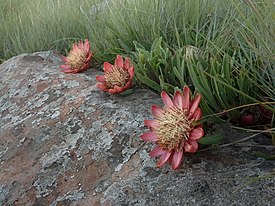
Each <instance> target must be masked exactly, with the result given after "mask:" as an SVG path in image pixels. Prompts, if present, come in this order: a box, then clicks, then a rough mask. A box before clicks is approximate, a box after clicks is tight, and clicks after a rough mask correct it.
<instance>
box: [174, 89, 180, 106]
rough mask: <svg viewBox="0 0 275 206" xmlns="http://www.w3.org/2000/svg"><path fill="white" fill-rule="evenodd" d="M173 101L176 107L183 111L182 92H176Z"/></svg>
mask: <svg viewBox="0 0 275 206" xmlns="http://www.w3.org/2000/svg"><path fill="white" fill-rule="evenodd" d="M173 101H174V105H175V106H176V107H177V108H179V109H182V95H181V93H180V91H176V92H175V95H174V100H173Z"/></svg>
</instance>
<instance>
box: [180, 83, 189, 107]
mask: <svg viewBox="0 0 275 206" xmlns="http://www.w3.org/2000/svg"><path fill="white" fill-rule="evenodd" d="M189 106H190V89H189V87H188V86H185V87H184V88H183V96H182V109H183V110H187V111H189Z"/></svg>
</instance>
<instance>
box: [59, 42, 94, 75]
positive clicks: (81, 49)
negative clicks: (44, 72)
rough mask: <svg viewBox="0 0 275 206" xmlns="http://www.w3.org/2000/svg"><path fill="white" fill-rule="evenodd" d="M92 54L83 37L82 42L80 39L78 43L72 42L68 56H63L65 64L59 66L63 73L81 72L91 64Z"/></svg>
mask: <svg viewBox="0 0 275 206" xmlns="http://www.w3.org/2000/svg"><path fill="white" fill-rule="evenodd" d="M92 55H93V53H92V52H91V51H90V44H89V41H88V39H85V42H84V43H83V42H82V41H79V42H78V44H76V43H74V44H73V48H72V50H71V51H70V52H69V54H68V56H67V57H64V58H63V61H64V62H65V64H64V65H61V66H60V68H62V69H63V70H62V71H63V72H65V73H74V74H75V73H78V72H83V71H85V70H87V69H88V68H89V67H90V66H91V58H92Z"/></svg>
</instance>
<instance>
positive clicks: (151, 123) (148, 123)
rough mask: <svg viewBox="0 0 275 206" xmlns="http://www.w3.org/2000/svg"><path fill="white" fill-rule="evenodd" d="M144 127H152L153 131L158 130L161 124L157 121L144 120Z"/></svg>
mask: <svg viewBox="0 0 275 206" xmlns="http://www.w3.org/2000/svg"><path fill="white" fill-rule="evenodd" d="M144 125H145V126H147V127H151V128H153V129H156V128H158V126H159V124H158V122H157V121H156V120H153V119H149V120H144Z"/></svg>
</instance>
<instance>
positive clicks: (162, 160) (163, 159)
mask: <svg viewBox="0 0 275 206" xmlns="http://www.w3.org/2000/svg"><path fill="white" fill-rule="evenodd" d="M171 154H172V151H171V152H169V151H168V150H165V152H164V153H163V154H162V155H161V157H160V159H159V161H158V162H157V167H162V166H163V165H164V164H165V163H166V162H167V161H168V160H169V157H170V155H171Z"/></svg>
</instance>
